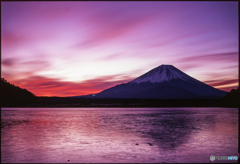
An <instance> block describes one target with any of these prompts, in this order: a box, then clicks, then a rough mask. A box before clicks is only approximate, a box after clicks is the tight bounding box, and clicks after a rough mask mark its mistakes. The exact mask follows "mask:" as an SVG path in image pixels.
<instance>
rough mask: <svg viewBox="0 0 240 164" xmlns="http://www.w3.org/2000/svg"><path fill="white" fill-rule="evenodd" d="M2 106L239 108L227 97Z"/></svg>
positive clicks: (50, 100)
mask: <svg viewBox="0 0 240 164" xmlns="http://www.w3.org/2000/svg"><path fill="white" fill-rule="evenodd" d="M1 107H230V108H237V107H238V105H237V104H233V103H231V102H229V101H227V100H225V99H116V98H101V99H100V98H95V99H94V98H82V97H81V98H73V97H36V99H35V101H34V102H30V103H22V104H21V103H14V102H11V103H4V102H3V103H1Z"/></svg>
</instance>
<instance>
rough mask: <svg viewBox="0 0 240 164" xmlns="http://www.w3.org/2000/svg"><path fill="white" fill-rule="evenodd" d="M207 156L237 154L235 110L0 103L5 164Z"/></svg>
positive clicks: (184, 159) (183, 159) (171, 160)
mask: <svg viewBox="0 0 240 164" xmlns="http://www.w3.org/2000/svg"><path fill="white" fill-rule="evenodd" d="M211 155H215V156H238V109H232V108H3V109H2V111H1V162H4V163H8V162H17V163H35V162H37V163H45V162H47V163H52V162H57V163H68V162H69V163H72V162H73V163H84V162H87V163H89V162H104V163H106V162H108V163H113V162H117V163H131V162H135V163H136V162H137V163H144V162H146V163H153V162H157V163H161V162H164V163H166V162H167V163H176V162H178V163H179V162H181V163H185V162H203V163H205V162H207V163H208V162H209V161H210V156H211ZM214 162H224V163H225V162H237V161H226V160H225V161H216V160H215V161H213V163H214Z"/></svg>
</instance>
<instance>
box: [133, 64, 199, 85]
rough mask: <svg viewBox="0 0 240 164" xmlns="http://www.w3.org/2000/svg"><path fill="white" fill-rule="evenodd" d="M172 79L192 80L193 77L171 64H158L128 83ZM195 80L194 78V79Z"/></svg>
mask: <svg viewBox="0 0 240 164" xmlns="http://www.w3.org/2000/svg"><path fill="white" fill-rule="evenodd" d="M172 79H182V80H184V81H192V80H193V78H192V77H190V76H188V75H187V74H185V73H183V72H182V71H180V70H179V69H177V68H175V67H174V66H172V65H160V66H158V67H156V68H154V69H152V70H150V71H149V72H147V73H145V74H143V75H142V76H140V77H138V78H136V79H134V80H132V81H130V83H138V84H139V83H143V82H151V83H161V82H165V81H170V80H172ZM194 81H195V79H194Z"/></svg>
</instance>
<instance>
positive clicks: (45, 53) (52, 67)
mask: <svg viewBox="0 0 240 164" xmlns="http://www.w3.org/2000/svg"><path fill="white" fill-rule="evenodd" d="M238 29H239V23H238V2H237V1H230V2H227V1H225V2H224V1H219V2H217V1H212V2H207V1H204V2H197V1H192V2H187V1H186V2H177V1H175V2H164V1H156V2H154V1H152V2H147V1H145V2H141V1H131V2H129V1H128V2H121V1H115V2H114V1H113V2H96V1H92V2H83V1H82V2H79V1H78V2H77V1H72V2H66V1H59V2H57V1H54V2H49V1H45V2H40V1H38V2H30V1H29V2H27V1H25V2H17V1H15V2H7V1H6V2H1V77H3V78H5V79H6V80H7V81H8V82H10V83H12V84H14V85H16V86H19V87H21V88H25V89H27V90H29V91H30V92H32V93H34V94H35V95H36V96H60V97H64V96H78V95H87V94H94V93H98V92H101V91H102V90H104V89H107V88H110V87H113V86H115V85H117V84H121V83H127V82H129V81H131V80H133V79H135V78H137V77H139V76H140V75H142V74H144V73H146V72H148V71H149V70H151V69H153V68H155V67H158V66H159V65H162V64H170V65H173V66H175V67H176V68H178V69H180V70H181V71H183V72H185V73H186V74H188V75H189V76H191V77H194V78H196V79H198V80H199V81H202V82H204V83H206V84H208V85H210V86H213V87H215V88H217V89H221V90H224V91H230V90H231V89H236V88H237V87H238V84H239V83H238V77H239V76H238V75H239V72H238V68H239V67H238V65H239V64H238V59H239V57H238V54H239V49H238V45H239V40H238V36H239V30H238Z"/></svg>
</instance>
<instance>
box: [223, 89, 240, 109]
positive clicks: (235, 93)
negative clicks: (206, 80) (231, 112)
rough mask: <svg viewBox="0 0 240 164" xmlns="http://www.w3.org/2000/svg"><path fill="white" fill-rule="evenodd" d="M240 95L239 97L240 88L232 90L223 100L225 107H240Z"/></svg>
mask: <svg viewBox="0 0 240 164" xmlns="http://www.w3.org/2000/svg"><path fill="white" fill-rule="evenodd" d="M239 100H240V95H239V87H238V88H237V89H232V90H231V91H230V92H228V93H227V94H226V96H225V97H224V98H223V102H222V103H223V105H224V106H228V107H238V108H239V107H240V105H239Z"/></svg>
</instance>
